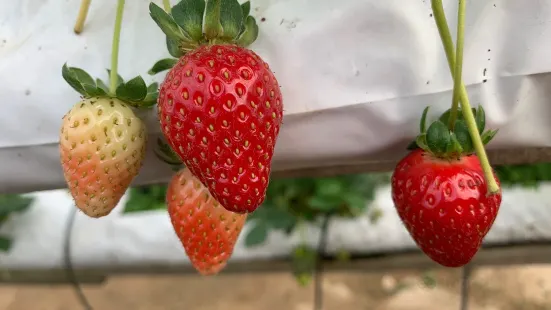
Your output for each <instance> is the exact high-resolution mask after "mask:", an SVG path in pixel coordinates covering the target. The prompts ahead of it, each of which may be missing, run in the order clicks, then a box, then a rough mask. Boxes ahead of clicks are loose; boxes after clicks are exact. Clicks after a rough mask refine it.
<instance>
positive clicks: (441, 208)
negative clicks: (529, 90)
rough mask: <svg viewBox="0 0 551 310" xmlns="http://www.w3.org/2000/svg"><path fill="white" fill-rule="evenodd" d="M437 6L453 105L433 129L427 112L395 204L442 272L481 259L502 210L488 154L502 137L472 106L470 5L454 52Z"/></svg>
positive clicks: (397, 173)
mask: <svg viewBox="0 0 551 310" xmlns="http://www.w3.org/2000/svg"><path fill="white" fill-rule="evenodd" d="M432 7H433V11H434V17H435V20H436V25H437V28H438V30H439V33H440V36H441V38H442V42H443V45H444V50H445V52H446V56H447V59H448V63H449V67H450V71H451V73H452V77H453V80H454V87H453V98H452V107H451V109H449V110H448V111H446V112H445V113H444V114H443V115H442V116H440V118H439V119H437V120H435V121H434V122H432V123H431V124H430V125H429V126H428V127H427V125H426V117H427V111H428V108H426V109H425V110H424V112H423V115H422V117H421V124H420V134H419V135H418V136H417V138H416V139H415V141H414V142H413V143H412V144H411V145H410V149H411V152H410V153H409V154H408V155H407V156H406V157H405V158H403V159H402V160H401V161H400V162H399V163H398V165H397V166H396V168H395V170H394V172H393V175H392V199H393V201H394V204H395V207H396V211H397V213H398V215H399V216H400V219H401V220H402V222H403V223H404V225H405V227H406V228H407V230H408V231H409V233H410V235H411V237H412V238H413V240H414V241H415V242H416V243H417V245H418V246H419V247H420V248H421V250H423V252H425V253H426V254H427V256H429V257H430V258H431V259H432V260H434V261H435V262H437V263H439V264H441V265H443V266H446V267H460V266H463V265H465V264H467V263H469V262H470V261H471V259H472V258H473V257H474V255H475V254H476V253H477V251H478V249H479V248H480V246H481V244H482V240H483V239H484V237H485V236H486V234H487V233H488V231H489V230H490V228H491V227H492V224H493V222H494V220H495V218H496V216H497V213H498V211H499V207H500V205H501V189H500V187H499V181H498V179H497V177H496V176H495V174H494V172H493V170H492V168H491V166H490V163H489V161H488V157H487V156H486V152H485V149H484V145H485V144H487V143H488V142H490V141H491V140H492V138H493V137H494V136H495V134H496V133H497V131H494V130H488V131H484V129H485V114H484V110H483V108H482V106H480V107H479V108H478V109H476V110H475V109H472V108H471V106H470V103H469V98H468V95H467V91H466V89H465V86H464V85H463V83H462V81H461V75H462V64H463V44H464V24H465V7H466V1H465V0H459V9H458V26H457V50H456V51H455V52H454V47H453V42H452V39H451V34H450V33H449V29H448V26H447V22H446V18H445V15H444V9H443V7H442V1H441V0H432ZM459 103H461V107H459Z"/></svg>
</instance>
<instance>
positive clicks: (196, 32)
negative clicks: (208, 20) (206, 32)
mask: <svg viewBox="0 0 551 310" xmlns="http://www.w3.org/2000/svg"><path fill="white" fill-rule="evenodd" d="M204 12H205V1H204V0H182V1H180V2H178V4H176V5H175V6H174V7H173V8H172V17H173V18H174V21H175V22H176V24H178V26H180V28H182V30H183V31H184V32H185V33H186V34H187V36H188V37H190V38H191V39H192V40H194V41H196V42H199V41H201V39H202V38H203V13H204Z"/></svg>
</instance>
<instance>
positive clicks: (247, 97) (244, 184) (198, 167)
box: [158, 45, 283, 213]
mask: <svg viewBox="0 0 551 310" xmlns="http://www.w3.org/2000/svg"><path fill="white" fill-rule="evenodd" d="M158 108H159V120H160V123H161V129H162V131H163V134H164V136H165V138H166V139H167V141H168V143H169V144H170V146H171V147H172V148H173V149H174V151H175V152H176V153H177V154H178V155H179V156H180V158H181V159H182V161H183V162H184V163H185V164H186V166H187V167H188V168H189V169H190V170H191V172H192V173H193V174H194V175H195V176H196V177H197V178H198V179H199V180H200V181H201V182H202V183H203V184H204V185H205V186H207V188H208V189H209V191H210V192H211V194H212V195H213V197H214V198H215V199H216V200H217V201H219V202H220V203H221V204H222V206H223V207H224V208H226V209H227V210H229V211H232V212H236V213H248V212H253V211H254V210H256V208H257V207H258V206H260V204H262V202H263V201H264V198H265V196H266V189H267V187H268V182H269V177H270V169H271V161H272V156H273V152H274V147H275V143H276V140H277V137H278V134H279V130H280V127H281V123H282V119H283V102H282V98H281V92H280V89H279V85H278V82H277V80H276V78H275V76H274V75H273V73H272V72H271V71H270V69H269V67H268V64H266V63H265V62H264V61H263V60H262V59H261V58H260V57H259V56H258V55H256V54H255V53H254V52H252V51H250V50H248V49H245V48H241V47H238V46H234V45H211V46H209V45H206V46H201V47H199V48H197V49H196V50H193V51H191V52H189V53H187V54H186V55H185V56H182V57H181V58H180V60H179V62H178V63H177V64H176V65H175V66H174V67H173V68H172V69H171V70H170V71H169V73H168V74H167V76H166V78H165V80H164V81H163V83H162V84H161V87H160V91H159V100H158Z"/></svg>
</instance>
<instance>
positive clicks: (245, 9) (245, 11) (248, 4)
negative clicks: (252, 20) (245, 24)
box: [241, 1, 251, 18]
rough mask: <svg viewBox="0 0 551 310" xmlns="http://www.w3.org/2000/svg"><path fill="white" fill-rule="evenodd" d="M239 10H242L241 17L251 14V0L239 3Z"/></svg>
mask: <svg viewBox="0 0 551 310" xmlns="http://www.w3.org/2000/svg"><path fill="white" fill-rule="evenodd" d="M241 11H242V12H243V18H247V16H249V14H251V1H247V2H244V3H243V4H241Z"/></svg>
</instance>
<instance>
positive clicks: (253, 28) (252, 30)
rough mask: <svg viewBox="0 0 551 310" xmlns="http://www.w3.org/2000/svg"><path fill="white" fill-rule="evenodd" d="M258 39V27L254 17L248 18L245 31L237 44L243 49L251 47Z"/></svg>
mask: <svg viewBox="0 0 551 310" xmlns="http://www.w3.org/2000/svg"><path fill="white" fill-rule="evenodd" d="M256 38H258V25H257V24H256V20H255V19H254V17H252V16H247V18H246V20H245V30H244V31H243V32H242V33H241V35H240V36H239V38H238V39H237V41H236V44H237V45H239V46H242V47H247V46H249V45H251V44H252V43H253V42H254V41H255V40H256Z"/></svg>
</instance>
